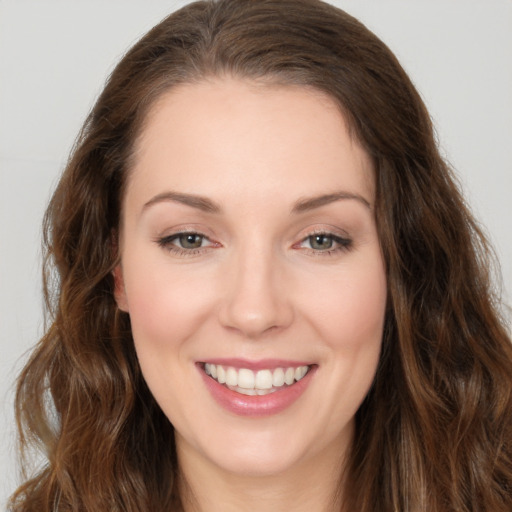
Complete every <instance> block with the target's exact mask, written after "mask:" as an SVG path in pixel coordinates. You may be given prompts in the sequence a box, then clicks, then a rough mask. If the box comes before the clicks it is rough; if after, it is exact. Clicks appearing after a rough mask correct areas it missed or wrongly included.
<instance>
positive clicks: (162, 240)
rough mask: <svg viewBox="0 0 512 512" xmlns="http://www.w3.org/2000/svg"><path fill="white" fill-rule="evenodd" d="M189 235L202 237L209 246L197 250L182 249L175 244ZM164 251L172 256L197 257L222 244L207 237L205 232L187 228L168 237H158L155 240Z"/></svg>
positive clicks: (196, 248)
mask: <svg viewBox="0 0 512 512" xmlns="http://www.w3.org/2000/svg"><path fill="white" fill-rule="evenodd" d="M187 235H197V236H199V237H201V238H202V239H203V240H206V241H208V242H209V244H208V245H206V246H203V245H201V246H200V247H195V248H185V247H180V246H179V245H177V244H175V243H173V242H174V241H175V240H177V239H179V238H180V237H182V236H187ZM154 241H155V242H156V243H157V244H158V245H159V246H160V247H161V248H162V249H165V250H167V251H168V252H169V253H171V254H175V255H178V256H195V255H197V254H200V253H202V252H204V251H208V250H210V249H211V248H216V247H220V246H221V244H220V243H218V242H215V241H214V240H212V238H211V237H210V236H208V235H206V234H205V233H204V232H202V231H201V230H198V229H193V228H192V229H187V228H181V229H178V230H177V231H174V232H172V233H170V234H168V235H163V236H159V237H156V238H155V240H154Z"/></svg>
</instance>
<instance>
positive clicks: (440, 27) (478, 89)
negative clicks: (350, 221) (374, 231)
mask: <svg viewBox="0 0 512 512" xmlns="http://www.w3.org/2000/svg"><path fill="white" fill-rule="evenodd" d="M185 3H187V2H184V1H181V2H176V1H174V2H173V1H171V0H168V1H163V0H152V1H151V2H145V1H143V0H138V1H135V0H74V1H72V2H70V1H66V0H44V1H40V0H39V1H38V0H32V1H29V0H3V1H2V0H0V347H1V354H2V357H1V359H0V407H1V412H0V414H1V416H0V506H1V507H2V508H3V504H4V502H5V500H6V498H7V496H8V494H10V492H12V491H13V489H14V486H15V482H16V469H15V463H14V461H15V456H14V454H15V449H14V426H13V425H14V424H13V415H12V412H11V411H12V400H13V395H12V389H13V381H14V379H15V376H16V373H17V372H18V371H19V369H20V368H21V365H22V363H23V361H24V360H25V358H26V351H27V350H28V349H29V347H30V346H31V345H32V344H34V343H35V342H36V341H37V339H38V337H39V336H40V335H41V333H42V314H41V311H42V307H41V304H42V302H41V292H40V290H41V285H40V283H41V279H40V249H39V245H40V225H41V218H42V215H43V211H44V207H45V204H46V203H47V200H48V198H49V196H50V193H51V190H52V189H53V187H54V186H55V183H56V181H57V179H58V176H59V173H60V172H61V170H62V168H63V166H64V165H65V161H66V158H67V154H68V152H69V150H70V148H71V145H72V143H73V140H74V138H75V136H76V134H77V132H78V129H79V127H80V125H81V123H82V121H83V119H84V118H85V116H86V114H87V112H88V110H89V109H90V107H91V105H92V102H93V101H94V99H95V97H96V95H97V94H98V93H99V91H100V90H101V87H102V84H103V82H104V80H105V78H106V76H107V75H108V73H109V72H110V71H111V70H112V67H113V65H114V63H115V62H116V61H117V60H118V59H119V57H120V56H121V55H122V54H123V52H124V50H125V49H126V48H127V47H128V46H130V45H131V44H132V43H134V42H135V41H136V40H137V39H138V38H139V37H140V36H141V35H142V34H143V33H144V32H146V31H147V30H148V29H149V28H151V27H152V26H153V25H154V24H155V23H157V22H158V21H159V20H160V19H161V18H162V17H163V16H164V15H166V14H167V13H169V12H170V11H172V10H174V9H175V8H176V7H177V6H181V5H183V4H185ZM332 3H335V4H336V5H338V6H340V7H342V8H345V9H346V10H347V11H348V12H350V13H351V14H353V15H355V16H356V17H358V18H360V19H361V21H363V22H364V23H366V24H367V26H368V27H369V28H370V29H372V30H373V31H374V32H376V34H377V35H379V36H380V37H381V38H382V39H383V40H384V41H385V42H386V43H387V44H388V46H390V47H391V49H392V50H393V51H394V52H395V53H396V54H397V56H398V58H399V59H400V60H401V62H402V64H403V65H404V67H405V68H406V70H407V71H408V72H409V74H410V75H411V77H412V79H413V81H414V82H415V84H416V85H417V87H418V88H419V90H420V92H421V94H422V95H423V97H424V99H425V101H426V103H427V106H428V107H429V109H430V112H431V114H432V117H433V119H434V122H435V125H436V127H437V131H438V135H439V139H440V145H441V148H442V151H443V153H444V154H445V155H446V156H447V157H448V158H449V160H450V161H451V162H452V164H453V166H454V167H455V168H456V169H457V171H458V174H459V177H460V180H461V182H462V184H463V188H464V189H465V192H466V195H467V197H468V200H469V202H470V204H471V205H472V206H473V209H474V211H475V212H476V213H477V216H478V217H479V218H480V219H481V221H482V223H483V224H484V225H485V226H486V227H487V228H488V231H489V233H490V236H491V239H492V241H493V242H494V244H495V246H496V248H497V252H498V255H499V256H500V259H501V261H502V272H503V275H504V280H505V293H506V296H507V297H508V298H510V297H511V294H512V235H511V233H510V228H511V227H512V220H511V219H512V206H511V197H510V196H511V192H512V142H511V137H512V1H510V0H486V1H485V2H484V1H482V0H479V1H470V0H451V1H450V2H446V0H417V1H414V2H412V1H410V0H400V1H398V0H396V1H391V0H357V1H356V0H352V1H350V0H345V1H343V0H340V1H333V2H332Z"/></svg>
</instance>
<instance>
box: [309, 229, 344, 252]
mask: <svg viewBox="0 0 512 512" xmlns="http://www.w3.org/2000/svg"><path fill="white" fill-rule="evenodd" d="M351 245H352V240H350V239H349V238H343V237H341V236H338V235H334V234H332V233H313V234H311V235H309V236H307V237H306V238H304V239H303V240H302V241H301V242H300V245H299V247H300V248H302V249H306V250H309V251H310V252H312V253H314V254H332V253H335V252H338V251H348V250H349V249H350V248H351Z"/></svg>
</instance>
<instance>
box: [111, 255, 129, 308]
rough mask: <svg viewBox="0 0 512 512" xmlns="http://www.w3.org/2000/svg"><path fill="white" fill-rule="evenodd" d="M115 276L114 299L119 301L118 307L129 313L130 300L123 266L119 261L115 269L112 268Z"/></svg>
mask: <svg viewBox="0 0 512 512" xmlns="http://www.w3.org/2000/svg"><path fill="white" fill-rule="evenodd" d="M112 275H113V276H114V299H115V300H116V302H117V307H118V308H119V309H120V310H121V311H124V312H125V313H128V301H127V299H126V291H125V287H124V277H123V268H122V267H121V263H118V264H117V265H116V267H115V268H114V270H112Z"/></svg>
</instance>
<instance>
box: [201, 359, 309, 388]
mask: <svg viewBox="0 0 512 512" xmlns="http://www.w3.org/2000/svg"><path fill="white" fill-rule="evenodd" d="M309 370H310V366H296V367H293V366H290V367H279V368H273V369H261V370H258V371H253V370H250V369H248V368H234V367H232V366H230V367H225V366H223V365H220V364H212V363H205V365H204V372H205V373H206V375H209V376H210V377H211V378H212V379H214V380H215V381H217V382H218V383H219V384H223V385H224V386H225V387H227V388H228V389H230V390H232V391H236V392H237V393H241V394H243V395H249V396H256V395H258V396H264V395H268V394H270V393H274V392H275V391H278V390H280V389H284V388H286V387H288V386H291V385H293V384H294V383H296V382H298V381H300V380H301V379H302V378H304V377H305V375H306V374H307V373H308V371H309Z"/></svg>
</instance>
